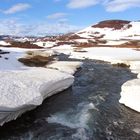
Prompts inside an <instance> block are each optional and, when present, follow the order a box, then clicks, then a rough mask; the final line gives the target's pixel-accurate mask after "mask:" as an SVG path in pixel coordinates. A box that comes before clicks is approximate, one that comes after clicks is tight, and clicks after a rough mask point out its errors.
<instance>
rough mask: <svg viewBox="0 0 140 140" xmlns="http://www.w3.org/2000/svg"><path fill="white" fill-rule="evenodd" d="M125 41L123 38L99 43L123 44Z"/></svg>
mask: <svg viewBox="0 0 140 140" xmlns="http://www.w3.org/2000/svg"><path fill="white" fill-rule="evenodd" d="M126 42H127V41H123V40H107V43H105V44H101V45H121V44H124V43H126ZM99 45H100V44H99Z"/></svg>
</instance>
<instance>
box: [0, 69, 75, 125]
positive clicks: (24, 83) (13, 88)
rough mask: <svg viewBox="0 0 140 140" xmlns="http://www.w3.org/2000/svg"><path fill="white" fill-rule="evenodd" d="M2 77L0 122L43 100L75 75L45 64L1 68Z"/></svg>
mask: <svg viewBox="0 0 140 140" xmlns="http://www.w3.org/2000/svg"><path fill="white" fill-rule="evenodd" d="M0 77H1V78H0V85H1V86H0V99H1V100H0V125H3V124H4V123H5V122H8V121H10V120H13V119H16V118H17V117H18V116H19V115H21V114H22V113H23V112H25V111H27V110H30V109H33V108H35V107H36V106H38V105H40V104H42V102H43V100H44V99H45V98H46V97H49V96H51V95H53V94H55V93H58V92H60V91H62V90H64V89H66V88H68V87H69V86H71V85H72V83H73V82H74V77H73V76H72V75H69V74H66V73H62V72H60V71H58V70H52V69H46V68H32V69H28V70H20V71H7V72H3V71H0ZM54 85H55V86H54Z"/></svg>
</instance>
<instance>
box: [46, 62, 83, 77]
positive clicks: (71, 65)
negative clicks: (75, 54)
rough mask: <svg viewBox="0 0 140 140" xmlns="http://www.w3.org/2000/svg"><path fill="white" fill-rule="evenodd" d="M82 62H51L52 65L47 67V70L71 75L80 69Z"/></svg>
mask: <svg viewBox="0 0 140 140" xmlns="http://www.w3.org/2000/svg"><path fill="white" fill-rule="evenodd" d="M81 65H82V62H78V61H77V62H76V61H74V62H72V61H57V62H53V63H52V64H50V65H48V66H47V68H52V69H57V70H59V71H62V72H66V73H69V74H71V75H73V74H74V73H75V72H76V70H77V69H78V68H79V67H81Z"/></svg>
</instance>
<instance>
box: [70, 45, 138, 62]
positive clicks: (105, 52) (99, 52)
mask: <svg viewBox="0 0 140 140" xmlns="http://www.w3.org/2000/svg"><path fill="white" fill-rule="evenodd" d="M84 50H85V51H87V52H82V53H80V52H72V53H71V56H70V58H77V59H83V58H89V59H98V60H103V61H108V62H111V63H114V62H120V61H121V62H124V63H125V62H127V61H136V60H137V61H139V60H140V52H139V51H135V50H133V49H130V48H111V47H91V48H84Z"/></svg>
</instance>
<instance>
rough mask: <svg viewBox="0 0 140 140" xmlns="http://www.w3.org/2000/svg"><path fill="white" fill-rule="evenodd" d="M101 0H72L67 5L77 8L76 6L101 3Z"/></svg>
mask: <svg viewBox="0 0 140 140" xmlns="http://www.w3.org/2000/svg"><path fill="white" fill-rule="evenodd" d="M99 1H100V0H80V1H79V0H70V1H69V3H68V4H67V7H69V8H72V9H76V8H87V7H90V6H93V5H96V4H97V3H99Z"/></svg>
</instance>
